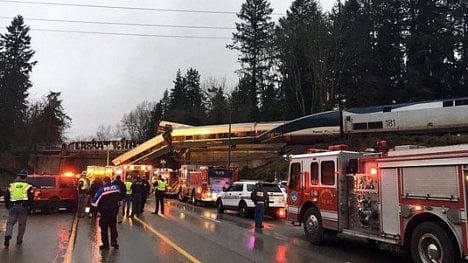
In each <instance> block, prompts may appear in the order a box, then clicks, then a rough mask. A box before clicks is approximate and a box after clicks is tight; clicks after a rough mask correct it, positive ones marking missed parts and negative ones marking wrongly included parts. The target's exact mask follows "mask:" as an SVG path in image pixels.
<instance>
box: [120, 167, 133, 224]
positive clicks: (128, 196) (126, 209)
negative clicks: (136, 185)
mask: <svg viewBox="0 0 468 263" xmlns="http://www.w3.org/2000/svg"><path fill="white" fill-rule="evenodd" d="M132 184H133V181H132V177H131V176H130V175H129V176H127V179H125V189H126V193H125V199H124V202H123V209H122V215H125V216H127V217H128V216H129V215H130V209H131V207H132V199H133V198H132Z"/></svg>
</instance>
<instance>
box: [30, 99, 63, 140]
mask: <svg viewBox="0 0 468 263" xmlns="http://www.w3.org/2000/svg"><path fill="white" fill-rule="evenodd" d="M60 94H61V92H53V91H50V92H49V94H48V95H47V97H46V101H45V103H44V108H43V110H42V112H41V114H40V116H39V127H40V129H38V133H37V137H36V139H35V142H43V143H61V142H63V141H64V139H65V138H64V135H63V132H64V130H65V129H66V128H69V127H70V124H71V118H70V117H69V116H68V115H67V114H66V113H65V112H64V110H63V106H62V100H60V99H59V97H60Z"/></svg>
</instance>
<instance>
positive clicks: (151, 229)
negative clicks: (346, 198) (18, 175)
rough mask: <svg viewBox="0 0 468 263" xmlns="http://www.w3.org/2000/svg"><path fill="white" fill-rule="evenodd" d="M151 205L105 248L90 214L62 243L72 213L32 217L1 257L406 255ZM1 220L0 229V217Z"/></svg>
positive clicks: (178, 206) (382, 258)
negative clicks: (19, 240) (317, 241)
mask: <svg viewBox="0 0 468 263" xmlns="http://www.w3.org/2000/svg"><path fill="white" fill-rule="evenodd" d="M153 209H154V202H152V201H149V203H148V204H147V206H146V211H145V213H144V214H142V216H140V217H139V218H134V219H132V218H125V219H124V222H123V223H122V224H119V225H118V231H119V238H118V242H119V244H120V248H119V249H114V248H110V249H108V250H100V249H99V245H101V237H100V231H99V226H98V223H97V221H96V220H95V219H91V218H87V217H86V218H80V219H79V220H77V221H76V231H74V232H75V234H76V236H75V238H74V239H72V240H71V242H70V243H69V238H70V234H71V233H72V226H73V219H74V215H73V214H69V213H68V214H67V213H61V214H57V215H38V216H32V217H30V219H29V222H28V229H27V233H26V236H25V243H24V244H23V245H22V246H21V247H17V246H16V245H13V246H11V247H10V248H9V249H3V250H1V251H0V262H19V263H22V262H34V263H37V262H63V261H64V257H66V256H69V261H68V262H84V263H88V262H154V261H158V262H223V263H229V262H327V263H328V262H353V263H354V262H383V263H386V262H396V261H399V262H402V263H403V262H411V261H410V260H409V258H408V257H407V256H404V255H400V254H392V253H390V252H386V251H381V250H374V249H371V248H370V247H369V246H368V245H367V242H365V241H363V240H356V239H351V238H346V237H342V238H338V239H337V238H335V239H331V240H329V241H328V242H327V243H326V244H325V245H323V246H313V245H311V244H310V243H309V242H307V241H306V240H305V238H304V234H303V229H302V227H298V226H292V225H291V224H289V223H287V222H285V221H282V220H273V219H271V218H269V217H267V218H266V219H265V223H264V224H265V228H263V229H259V230H256V229H255V228H254V227H253V225H254V224H253V220H252V219H243V218H240V217H239V216H238V215H237V214H236V213H235V212H226V213H225V214H218V213H217V211H216V209H215V208H213V207H199V206H193V205H191V204H186V203H180V202H178V201H177V200H166V206H165V209H166V211H165V214H166V215H164V216H162V215H154V214H151V213H150V211H153ZM3 211H5V210H3ZM0 212H2V210H0ZM2 213H3V215H4V212H2ZM1 215H2V214H1V213H0V216H1ZM0 223H1V225H0V231H1V232H2V234H4V221H2V218H1V217H0ZM2 227H3V229H2ZM72 236H73V235H72ZM2 238H3V236H2ZM31 251H32V253H31Z"/></svg>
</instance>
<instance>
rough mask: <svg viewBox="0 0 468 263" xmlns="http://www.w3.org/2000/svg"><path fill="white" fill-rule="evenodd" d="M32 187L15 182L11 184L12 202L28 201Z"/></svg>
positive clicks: (24, 183)
mask: <svg viewBox="0 0 468 263" xmlns="http://www.w3.org/2000/svg"><path fill="white" fill-rule="evenodd" d="M30 187H32V185H30V184H28V183H26V182H14V183H12V184H10V188H9V189H8V191H9V192H10V201H11V202H16V201H27V200H28V190H29V188H30Z"/></svg>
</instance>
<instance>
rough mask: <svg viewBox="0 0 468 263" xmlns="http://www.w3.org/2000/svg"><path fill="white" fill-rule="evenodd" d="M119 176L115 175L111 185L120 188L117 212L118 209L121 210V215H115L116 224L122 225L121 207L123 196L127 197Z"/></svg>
mask: <svg viewBox="0 0 468 263" xmlns="http://www.w3.org/2000/svg"><path fill="white" fill-rule="evenodd" d="M120 178H121V177H120V175H117V176H116V177H115V180H114V182H112V184H115V185H118V186H119V188H120V200H119V210H120V208H121V209H122V213H118V214H117V222H118V223H122V220H123V214H124V207H123V200H124V199H125V196H126V195H127V188H126V187H125V184H124V182H122V180H121V179H120Z"/></svg>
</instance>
